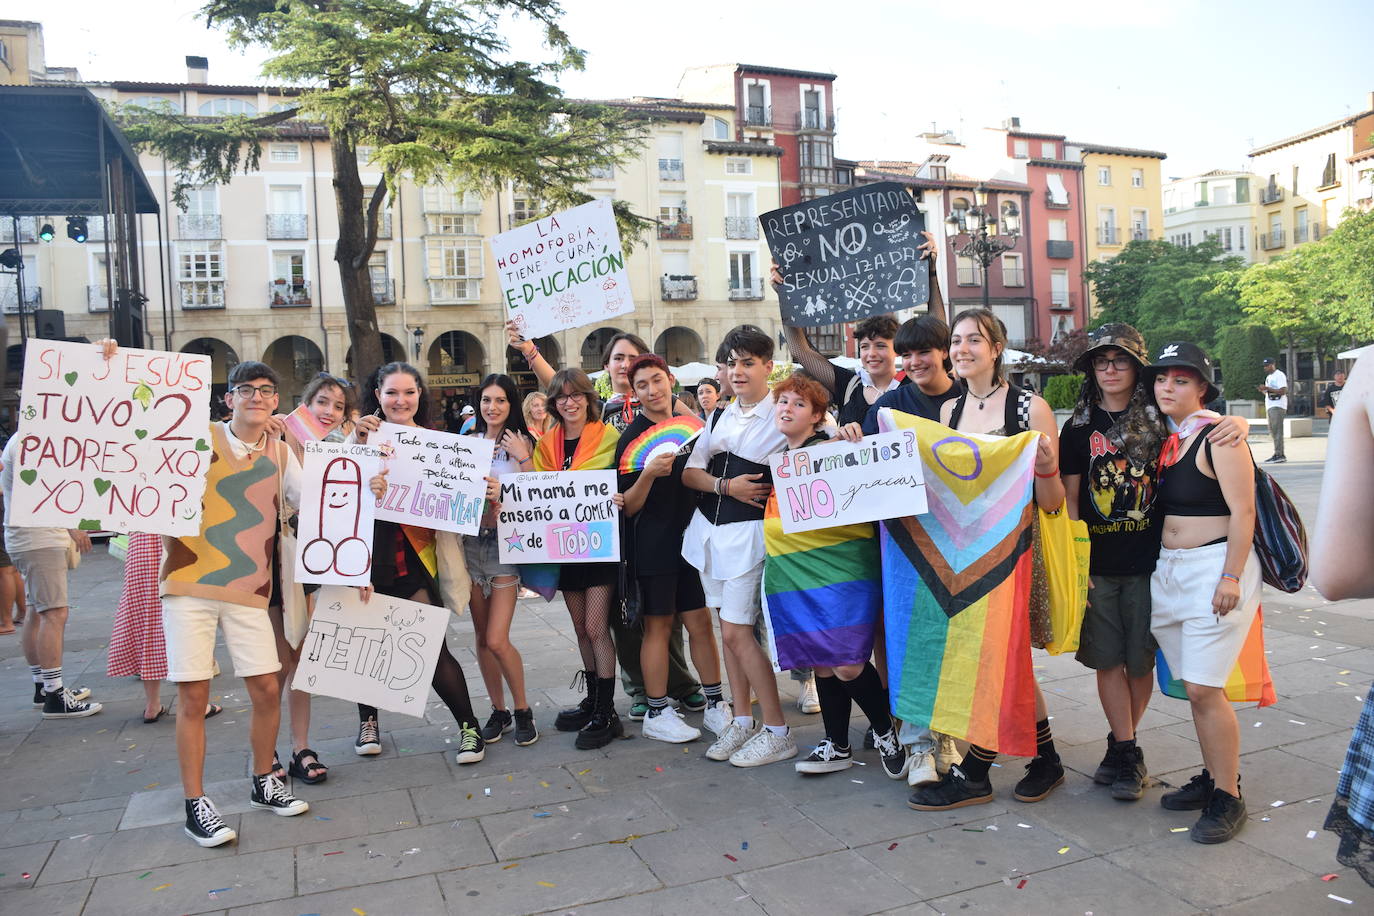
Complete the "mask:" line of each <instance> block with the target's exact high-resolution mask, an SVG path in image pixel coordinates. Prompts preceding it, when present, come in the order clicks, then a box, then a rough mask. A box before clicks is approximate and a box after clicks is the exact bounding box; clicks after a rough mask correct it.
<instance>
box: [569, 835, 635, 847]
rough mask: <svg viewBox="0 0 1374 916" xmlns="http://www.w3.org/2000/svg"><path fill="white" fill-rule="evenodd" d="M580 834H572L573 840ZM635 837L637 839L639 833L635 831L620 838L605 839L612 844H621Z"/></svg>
mask: <svg viewBox="0 0 1374 916" xmlns="http://www.w3.org/2000/svg"><path fill="white" fill-rule="evenodd" d="M581 835H582V834H580V833H579V834H577V836H574V837H573V839H574V840H575V839H577V837H579V836H581ZM637 839H639V834H637V833H632V834H630V835H629V836H623V837H621V838H620V839H618V840H607V841H606V842H608V843H613V844H616V845H619V844H621V843H628V842H630V841H631V840H637Z"/></svg>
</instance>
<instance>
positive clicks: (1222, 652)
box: [1145, 342, 1260, 843]
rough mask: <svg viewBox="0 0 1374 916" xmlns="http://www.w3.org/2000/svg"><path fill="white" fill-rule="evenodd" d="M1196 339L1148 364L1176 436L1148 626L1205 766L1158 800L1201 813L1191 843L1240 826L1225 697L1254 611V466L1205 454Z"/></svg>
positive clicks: (1235, 753)
mask: <svg viewBox="0 0 1374 916" xmlns="http://www.w3.org/2000/svg"><path fill="white" fill-rule="evenodd" d="M1211 369H1212V366H1211V362H1210V361H1209V360H1208V359H1207V356H1206V355H1205V354H1204V353H1203V352H1202V350H1201V349H1199V348H1198V347H1197V346H1195V345H1193V344H1190V343H1186V342H1177V343H1170V344H1166V345H1165V346H1164V347H1163V348H1161V350H1160V352H1159V355H1158V356H1157V357H1156V359H1155V361H1154V363H1153V364H1151V365H1150V366H1149V367H1148V368H1147V369H1146V371H1145V374H1146V378H1147V380H1148V382H1149V383H1150V384H1151V386H1152V388H1153V391H1154V397H1155V402H1156V403H1157V404H1158V405H1159V409H1160V411H1161V412H1163V414H1164V415H1165V416H1166V417H1168V419H1169V421H1170V426H1171V428H1173V429H1175V430H1176V432H1174V433H1173V434H1172V435H1170V437H1169V438H1168V440H1166V442H1165V444H1164V448H1163V449H1162V450H1161V452H1160V459H1159V465H1160V483H1159V496H1158V500H1157V501H1158V503H1159V505H1160V512H1161V514H1162V516H1163V523H1162V527H1163V531H1162V535H1163V547H1162V548H1161V550H1160V555H1159V563H1158V565H1157V566H1156V567H1155V571H1154V574H1153V576H1152V577H1151V580H1150V592H1151V603H1152V605H1153V610H1152V613H1151V626H1150V629H1151V632H1153V633H1154V636H1155V639H1156V641H1158V643H1159V647H1160V649H1161V650H1162V651H1163V653H1164V659H1165V661H1166V662H1168V665H1169V670H1170V671H1171V672H1172V673H1173V674H1174V676H1176V677H1178V678H1180V679H1181V680H1182V681H1183V683H1184V686H1185V687H1186V688H1187V691H1188V702H1189V703H1190V704H1191V706H1192V713H1193V726H1194V728H1195V729H1196V731H1197V736H1198V743H1199V744H1200V745H1201V746H1202V759H1203V761H1204V762H1205V764H1206V769H1204V770H1203V771H1202V773H1201V774H1200V775H1198V776H1195V777H1193V780H1192V782H1190V783H1189V784H1188V785H1187V786H1185V787H1183V788H1182V789H1179V790H1178V791H1175V792H1170V793H1167V794H1165V795H1164V797H1163V798H1162V799H1160V803H1161V804H1162V805H1163V806H1164V807H1165V808H1170V809H1173V810H1189V809H1193V810H1196V809H1201V810H1202V812H1203V813H1202V816H1201V817H1200V818H1199V819H1198V821H1197V823H1196V824H1194V825H1193V828H1192V831H1191V836H1192V839H1193V840H1195V841H1196V842H1199V843H1223V842H1225V841H1227V840H1229V839H1231V838H1232V837H1233V836H1235V835H1236V834H1237V833H1239V832H1240V829H1241V828H1242V827H1243V826H1244V823H1245V802H1244V801H1243V799H1242V798H1241V795H1240V729H1239V727H1238V726H1237V724H1236V714H1235V711H1234V710H1233V709H1232V707H1231V704H1230V702H1229V701H1228V700H1227V698H1226V689H1225V688H1226V682H1227V680H1228V678H1229V676H1230V673H1231V670H1232V668H1233V667H1234V666H1235V663H1236V659H1237V658H1238V657H1239V655H1240V651H1241V648H1242V647H1243V646H1244V644H1245V640H1246V637H1247V636H1248V635H1249V633H1250V628H1251V624H1252V623H1253V622H1254V619H1255V614H1256V613H1257V611H1258V608H1259V593H1260V570H1259V560H1258V558H1257V557H1256V556H1255V551H1254V546H1253V539H1254V531H1255V471H1254V460H1253V459H1252V458H1251V456H1250V452H1249V450H1248V449H1232V448H1219V449H1215V450H1212V449H1205V448H1202V447H1201V443H1202V440H1203V437H1204V435H1205V433H1206V431H1207V430H1209V429H1210V428H1211V426H1212V425H1213V422H1214V420H1215V419H1216V415H1215V414H1213V413H1211V412H1210V411H1207V410H1204V409H1203V404H1205V403H1207V402H1208V401H1209V400H1211V399H1212V398H1213V397H1214V396H1215V393H1216V388H1215V386H1214V385H1213V384H1212V381H1211V376H1212V372H1211Z"/></svg>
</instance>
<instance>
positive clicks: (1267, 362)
mask: <svg viewBox="0 0 1374 916" xmlns="http://www.w3.org/2000/svg"><path fill="white" fill-rule="evenodd" d="M1260 365H1261V366H1276V365H1278V363H1276V362H1274V357H1272V356H1266V357H1265V358H1264V362H1262V363H1260Z"/></svg>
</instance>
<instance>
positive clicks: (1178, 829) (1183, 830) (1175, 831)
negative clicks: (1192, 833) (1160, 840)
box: [1169, 827, 1188, 833]
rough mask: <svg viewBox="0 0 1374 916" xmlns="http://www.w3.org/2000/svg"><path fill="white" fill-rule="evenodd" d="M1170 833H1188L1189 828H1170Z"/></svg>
mask: <svg viewBox="0 0 1374 916" xmlns="http://www.w3.org/2000/svg"><path fill="white" fill-rule="evenodd" d="M1169 832H1170V833H1187V832H1188V828H1187V827H1170V828H1169Z"/></svg>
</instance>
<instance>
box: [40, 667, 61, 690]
mask: <svg viewBox="0 0 1374 916" xmlns="http://www.w3.org/2000/svg"><path fill="white" fill-rule="evenodd" d="M61 689H62V666H61V665H58V666H57V667H56V668H44V669H43V692H44V693H57V692H58V691H59V690H61Z"/></svg>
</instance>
